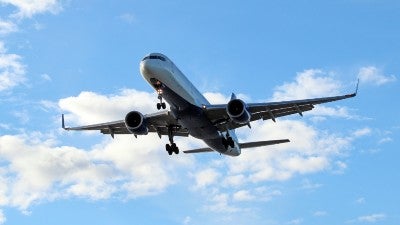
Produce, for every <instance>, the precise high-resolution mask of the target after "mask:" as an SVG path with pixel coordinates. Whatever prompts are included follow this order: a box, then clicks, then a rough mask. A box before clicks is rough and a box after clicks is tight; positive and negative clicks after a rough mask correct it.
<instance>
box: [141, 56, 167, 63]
mask: <svg viewBox="0 0 400 225" xmlns="http://www.w3.org/2000/svg"><path fill="white" fill-rule="evenodd" d="M146 59H158V60H161V61H164V62H165V61H166V60H165V58H164V57H162V56H159V55H149V56H146V57H144V58H143V60H142V61H144V60H146Z"/></svg>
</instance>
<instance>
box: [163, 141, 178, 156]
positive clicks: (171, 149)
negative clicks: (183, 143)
mask: <svg viewBox="0 0 400 225" xmlns="http://www.w3.org/2000/svg"><path fill="white" fill-rule="evenodd" d="M165 150H167V152H168V155H172V153H175V154H179V148H178V146H176V144H175V143H172V144H171V145H170V144H166V145H165Z"/></svg>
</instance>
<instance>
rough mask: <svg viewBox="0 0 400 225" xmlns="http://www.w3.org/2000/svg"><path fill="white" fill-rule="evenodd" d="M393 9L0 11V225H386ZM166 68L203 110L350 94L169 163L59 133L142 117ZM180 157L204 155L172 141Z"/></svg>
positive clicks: (50, 7)
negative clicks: (151, 71)
mask: <svg viewBox="0 0 400 225" xmlns="http://www.w3.org/2000/svg"><path fill="white" fill-rule="evenodd" d="M399 10H400V4H399V3H398V1H389V0H387V1H375V0H365V1H362V0H352V1H340V0H339V1H303V0H300V1H268V2H267V1H250V2H246V3H243V2H241V1H197V2H188V1H151V2H150V1H118V2H117V3H116V2H115V1H89V0H88V1H73V0H68V1H57V0H34V1H26V2H25V1H16V0H0V224H19V225H22V224H54V223H57V224H72V223H73V224H87V223H91V224H132V223H138V224H156V223H162V224H185V225H187V224H398V223H399V222H400V216H399V215H400V207H399V204H398V203H399V202H400V195H399V194H398V190H400V182H399V180H400V176H399V173H398V172H397V171H398V170H399V164H398V159H399V158H400V153H399V151H398V150H399V144H398V140H399V138H400V136H399V131H400V120H399V117H398V115H399V112H400V110H399V103H398V98H399V97H398V96H399V90H400V86H399V76H400V72H399V62H400V42H399V39H400V25H399V24H400V23H399V21H400V14H399V13H398V12H399ZM150 52H161V53H164V54H166V55H167V56H168V57H169V58H171V59H172V60H173V61H174V62H175V64H176V65H177V66H178V67H179V68H180V69H181V70H182V71H183V72H184V73H185V74H186V75H187V77H188V78H189V79H190V80H191V81H192V82H193V83H194V84H195V86H197V87H198V89H199V90H200V91H201V92H203V93H205V95H206V97H207V98H208V99H209V100H210V101H211V102H214V103H226V102H227V101H228V99H229V98H228V97H229V96H230V93H231V92H235V93H237V94H238V96H240V97H241V98H243V99H244V100H246V101H248V102H261V101H278V100H287V99H301V98H312V97H322V96H331V95H336V94H345V93H350V92H353V91H354V89H355V85H356V80H357V78H359V79H360V89H359V95H358V96H357V97H356V98H353V99H348V100H345V101H340V102H335V103H330V104H325V105H323V106H321V107H317V108H315V109H314V110H313V111H311V112H307V113H305V115H304V117H300V116H298V115H294V116H289V117H286V118H279V119H278V120H277V123H273V122H272V121H259V122H254V123H252V127H253V128H252V129H251V130H250V129H248V128H241V129H239V130H238V131H237V132H238V134H239V138H240V139H241V141H252V140H253V141H254V140H266V139H274V138H289V139H291V143H289V144H284V145H280V146H272V147H271V146H270V147H267V148H264V149H254V150H247V151H245V152H244V153H243V154H242V155H241V156H239V157H237V158H231V157H225V156H220V155H218V154H203V155H183V154H180V155H178V156H176V155H175V156H173V157H170V156H168V154H167V153H166V152H165V150H164V147H163V146H164V145H165V143H167V138H165V137H163V138H162V139H161V140H160V139H159V138H158V137H157V135H151V134H150V135H148V136H146V137H139V138H138V139H135V138H133V137H131V136H122V137H116V139H114V140H113V139H111V138H110V137H109V136H103V135H101V134H99V133H91V132H89V133H79V132H75V133H74V132H66V131H63V130H62V129H60V125H61V124H60V117H61V116H60V115H61V113H64V114H66V122H67V124H68V125H79V124H89V123H97V122H105V121H108V120H115V119H122V118H123V117H124V116H125V115H126V113H127V112H129V111H131V110H140V111H141V112H143V113H149V112H153V111H155V110H156V109H155V103H156V102H157V98H156V94H155V93H154V92H153V90H152V89H151V88H150V86H149V85H148V84H147V83H146V82H145V81H144V80H143V78H142V77H141V75H140V73H139V62H140V60H141V59H142V58H143V56H145V55H146V54H148V53H150ZM176 142H177V144H178V145H179V146H180V149H190V148H193V147H200V146H204V144H203V143H202V142H200V141H198V140H196V139H194V138H188V139H183V138H177V139H176Z"/></svg>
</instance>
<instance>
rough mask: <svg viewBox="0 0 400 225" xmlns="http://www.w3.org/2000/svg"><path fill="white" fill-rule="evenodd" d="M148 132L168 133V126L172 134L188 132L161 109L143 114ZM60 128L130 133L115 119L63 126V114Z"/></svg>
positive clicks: (186, 134) (121, 122) (177, 134)
mask: <svg viewBox="0 0 400 225" xmlns="http://www.w3.org/2000/svg"><path fill="white" fill-rule="evenodd" d="M144 117H145V118H146V124H147V128H148V130H149V132H154V133H157V134H158V136H160V137H161V136H162V135H168V127H169V126H173V127H174V136H184V137H187V136H188V135H189V132H188V130H187V129H186V128H183V127H182V126H181V125H180V124H179V123H178V121H177V120H176V119H175V118H174V117H173V116H172V115H171V113H170V112H169V111H162V112H157V113H152V114H146V115H144ZM62 128H63V129H65V130H98V131H100V132H101V133H102V134H110V135H111V136H112V137H113V138H114V135H115V134H131V132H129V130H128V129H127V128H126V126H125V121H124V120H117V121H113V122H107V123H99V124H93V125H88V126H80V127H65V122H64V115H62Z"/></svg>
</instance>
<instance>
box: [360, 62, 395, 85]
mask: <svg viewBox="0 0 400 225" xmlns="http://www.w3.org/2000/svg"><path fill="white" fill-rule="evenodd" d="M358 77H359V78H360V81H361V82H362V83H369V84H373V85H377V86H380V85H383V84H386V83H390V82H394V81H396V80H397V78H396V76H394V75H384V74H383V73H382V71H381V70H379V69H378V68H376V67H374V66H367V67H362V68H360V70H359V72H358Z"/></svg>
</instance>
